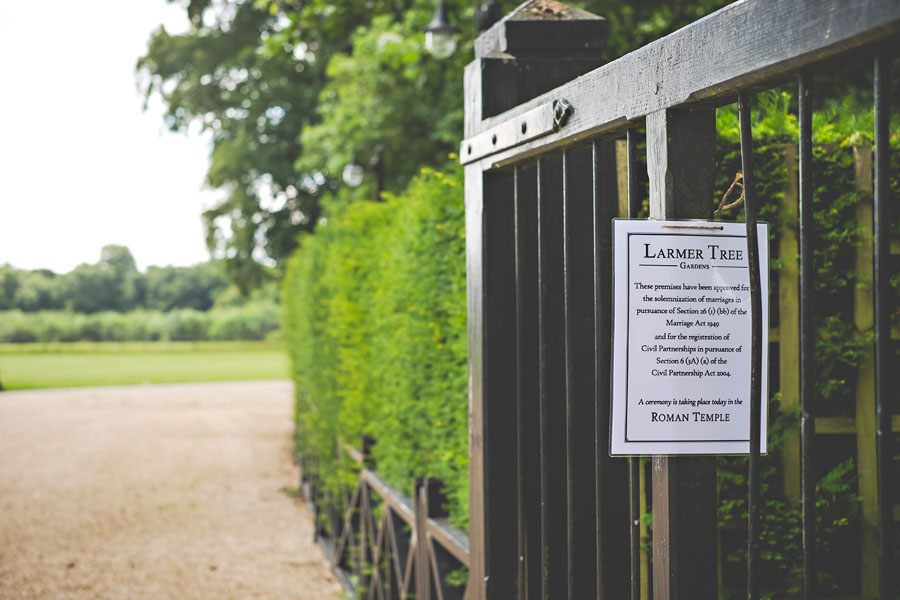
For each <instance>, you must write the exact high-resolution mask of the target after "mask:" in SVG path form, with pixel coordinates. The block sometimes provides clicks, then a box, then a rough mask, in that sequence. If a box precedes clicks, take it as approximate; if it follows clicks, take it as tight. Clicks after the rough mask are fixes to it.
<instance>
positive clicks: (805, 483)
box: [797, 73, 816, 600]
mask: <svg viewBox="0 0 900 600" xmlns="http://www.w3.org/2000/svg"><path fill="white" fill-rule="evenodd" d="M797 96H798V113H799V114H798V117H799V121H800V123H799V126H800V167H799V174H800V411H801V417H800V479H801V486H800V502H801V511H802V512H801V526H802V546H803V598H805V599H806V600H813V599H814V598H816V578H815V572H816V571H815V563H816V561H815V555H816V506H815V505H816V490H815V475H814V474H813V473H814V471H813V465H812V462H811V461H812V449H813V436H814V435H815V422H814V414H813V385H812V382H813V380H814V377H815V376H814V374H813V348H814V344H815V338H814V333H813V318H812V316H813V315H812V305H811V304H810V301H811V299H812V274H813V254H812V253H813V248H812V232H813V221H812V210H813V207H812V202H813V164H812V97H811V94H810V88H809V78H808V75H806V74H805V73H804V74H801V76H800V83H799V88H798V93H797Z"/></svg>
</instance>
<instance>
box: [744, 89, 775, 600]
mask: <svg viewBox="0 0 900 600" xmlns="http://www.w3.org/2000/svg"><path fill="white" fill-rule="evenodd" d="M738 102H739V104H740V107H739V111H740V120H741V168H742V170H743V175H744V214H745V215H746V217H745V221H746V227H747V262H748V263H749V267H750V273H749V274H750V322H751V335H750V346H751V354H750V459H749V469H748V470H749V473H748V478H747V479H748V482H747V485H748V488H749V490H748V497H747V512H748V515H747V600H756V599H757V598H759V533H760V528H759V446H760V443H759V436H760V418H761V410H762V400H763V399H762V394H763V389H762V333H763V331H762V291H761V287H760V265H759V241H758V240H757V232H756V215H757V213H758V211H759V207H758V206H756V204H755V203H756V197H755V195H754V190H753V184H754V182H755V174H754V172H753V131H752V129H751V125H750V95H749V94H747V93H746V92H745V93H742V94H740V95H739V96H738ZM766 242H767V243H768V240H766Z"/></svg>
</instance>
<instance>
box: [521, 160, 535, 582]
mask: <svg viewBox="0 0 900 600" xmlns="http://www.w3.org/2000/svg"><path fill="white" fill-rule="evenodd" d="M515 177H516V199H515V202H516V208H515V210H516V218H515V226H516V331H517V333H516V360H517V369H518V373H517V382H518V385H517V396H518V403H517V404H518V407H517V411H516V419H517V422H516V431H517V435H516V438H517V445H518V458H517V462H518V467H517V468H518V502H519V504H518V518H519V522H518V529H519V571H518V596H517V598H518V599H519V600H537V599H538V598H540V594H541V576H540V575H541V537H540V532H541V478H540V475H541V474H540V470H539V469H536V468H535V465H538V464H540V459H541V454H540V445H539V444H537V443H536V442H537V441H538V440H539V439H540V406H539V402H540V398H539V396H538V386H539V385H540V381H539V378H538V369H539V365H538V328H537V322H538V307H537V298H538V279H537V169H536V168H535V166H534V165H527V166H521V165H520V166H518V167H516V170H515Z"/></svg>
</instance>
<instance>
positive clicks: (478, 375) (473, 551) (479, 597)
mask: <svg viewBox="0 0 900 600" xmlns="http://www.w3.org/2000/svg"><path fill="white" fill-rule="evenodd" d="M465 177H466V179H465V197H466V297H467V299H466V309H467V312H466V314H467V318H468V346H469V365H468V366H469V552H470V556H469V560H470V565H471V566H470V569H469V590H470V593H471V594H472V600H485V593H486V592H485V584H484V575H485V571H484V551H485V549H484V545H485V539H484V529H485V522H484V518H485V514H484V474H485V469H484V462H485V457H484V410H483V406H484V369H483V365H484V361H483V356H484V348H483V346H484V283H485V282H484V276H485V274H484V248H483V242H484V236H483V228H484V181H483V174H482V168H481V165H480V164H479V163H473V164H471V165H469V166H467V167H466V174H465Z"/></svg>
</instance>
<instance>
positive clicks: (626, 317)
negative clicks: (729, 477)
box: [610, 220, 769, 455]
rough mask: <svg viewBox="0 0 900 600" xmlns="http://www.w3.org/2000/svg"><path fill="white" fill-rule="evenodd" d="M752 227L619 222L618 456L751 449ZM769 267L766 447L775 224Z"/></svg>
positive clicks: (763, 240) (764, 257) (764, 232)
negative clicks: (748, 230)
mask: <svg viewBox="0 0 900 600" xmlns="http://www.w3.org/2000/svg"><path fill="white" fill-rule="evenodd" d="M745 227H746V226H745V225H744V223H723V222H707V221H629V220H615V221H614V222H613V244H614V254H613V280H614V282H613V290H614V298H615V303H614V323H613V386H612V408H611V414H610V454H612V455H630V454H739V453H745V454H746V453H749V451H750V441H749V440H750V355H751V347H750V333H751V324H750V276H749V273H750V271H749V269H748V261H747V236H746V228H745ZM757 232H758V236H759V255H760V265H761V266H762V277H761V279H762V298H763V311H762V312H763V315H762V316H763V327H762V330H763V340H762V351H763V361H762V389H763V403H762V422H761V428H760V431H761V439H760V449H761V451H762V452H765V451H766V401H765V399H766V397H767V393H766V391H767V376H766V373H767V371H768V323H769V311H768V287H769V285H768V283H769V276H768V273H769V269H768V264H769V254H768V237H767V236H768V226H767V225H765V224H760V225H759V226H758V230H757Z"/></svg>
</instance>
